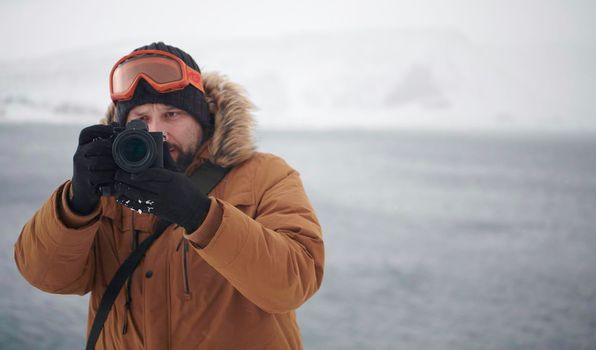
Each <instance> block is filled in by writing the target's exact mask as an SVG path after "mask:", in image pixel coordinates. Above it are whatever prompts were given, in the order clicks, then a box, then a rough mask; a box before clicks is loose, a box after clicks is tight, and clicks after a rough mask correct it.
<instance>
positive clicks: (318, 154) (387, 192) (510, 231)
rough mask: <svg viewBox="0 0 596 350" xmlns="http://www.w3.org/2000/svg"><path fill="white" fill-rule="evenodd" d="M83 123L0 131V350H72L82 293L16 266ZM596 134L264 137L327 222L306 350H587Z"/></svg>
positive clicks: (593, 272)
mask: <svg viewBox="0 0 596 350" xmlns="http://www.w3.org/2000/svg"><path fill="white" fill-rule="evenodd" d="M79 130H80V127H76V126H49V125H34V124H33V125H28V126H18V125H2V126H0V136H1V137H0V147H2V148H1V149H2V153H1V155H0V167H1V169H2V172H1V175H0V186H1V187H0V188H1V189H2V197H1V200H0V209H1V210H0V212H1V213H2V214H1V215H2V220H1V223H0V225H1V226H0V227H1V228H2V230H1V231H0V233H1V235H0V242H1V243H2V245H1V246H2V250H1V251H0V268H1V271H2V273H3V276H5V277H4V278H3V279H2V280H1V281H0V283H1V284H0V288H1V289H0V290H2V295H3V298H1V299H0V348H1V349H56V348H60V349H76V348H82V347H83V344H84V334H85V327H86V312H87V297H79V296H61V295H52V294H47V293H44V292H41V291H38V290H36V289H34V288H32V287H30V286H29V285H28V284H27V282H26V281H25V280H23V279H22V278H21V277H20V275H19V273H18V272H17V270H16V267H15V264H14V259H13V244H14V242H15V240H16V238H17V236H18V234H19V232H20V229H21V227H22V226H23V224H24V223H25V222H26V221H27V219H28V218H29V217H31V215H32V214H33V213H34V212H35V210H36V209H37V208H38V207H39V206H40V205H41V203H42V202H43V201H44V200H45V199H46V198H47V197H48V196H49V195H50V193H51V192H52V191H53V190H54V189H55V188H56V187H57V186H58V185H59V184H60V183H62V182H63V181H64V180H66V179H67V178H68V177H69V176H70V172H71V162H72V155H73V153H74V150H75V148H76V139H77V135H78V132H79ZM594 136H595V135H533V134H528V133H525V134H523V133H518V134H507V135H505V134H495V133H487V132H483V133H477V132H475V133H455V132H445V133H442V132H428V131H427V132H418V131H416V132H415V131H391V132H372V131H369V132H356V131H334V132H271V131H269V132H260V133H259V134H258V138H257V139H258V143H259V149H260V150H261V151H265V152H271V153H275V154H278V155H281V156H282V157H284V158H285V159H286V160H287V161H288V162H289V163H290V164H291V165H293V166H294V167H295V168H296V169H297V170H298V171H299V172H300V173H301V175H302V179H303V182H304V185H305V188H306V191H307V194H308V195H309V198H310V199H311V201H312V203H313V206H314V207H315V209H316V211H317V214H318V216H319V219H320V221H321V224H322V226H323V230H324V235H325V237H324V238H325V244H326V270H325V278H324V281H323V285H322V288H321V290H320V291H319V292H318V293H317V294H316V295H315V296H314V297H313V298H312V299H311V300H309V301H308V302H307V303H306V304H305V305H304V306H303V307H301V308H300V309H299V310H298V318H299V324H300V327H301V330H302V334H303V339H304V344H305V348H306V349H362V348H370V349H423V348H434V349H596V269H595V268H594V266H596V255H595V254H594V253H595V252H596V235H594V233H595V232H596V219H595V218H594V214H595V213H596V176H595V175H596V152H594V151H595V150H596V138H595V137H594Z"/></svg>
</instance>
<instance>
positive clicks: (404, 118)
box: [0, 29, 596, 130]
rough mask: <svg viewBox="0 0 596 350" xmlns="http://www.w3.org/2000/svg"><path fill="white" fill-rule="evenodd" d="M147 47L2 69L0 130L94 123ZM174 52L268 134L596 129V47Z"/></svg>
mask: <svg viewBox="0 0 596 350" xmlns="http://www.w3.org/2000/svg"><path fill="white" fill-rule="evenodd" d="M157 40H159V39H157ZM143 44H146V43H125V42H120V43H117V44H112V45H105V46H102V47H88V48H84V49H81V50H77V51H72V52H63V53H60V54H55V55H51V56H46V57H32V58H31V59H28V60H23V61H19V62H14V61H13V62H2V63H1V66H0V120H3V121H27V120H35V121H40V120H41V121H48V122H76V123H78V122H80V123H83V124H88V123H94V122H96V121H97V120H98V119H99V118H100V117H101V115H102V114H103V112H104V111H105V108H106V107H107V105H108V103H109V96H108V83H107V75H108V73H109V70H110V68H111V65H112V64H113V62H114V61H115V60H116V59H118V58H119V57H120V56H121V55H123V54H125V53H127V52H129V51H131V50H132V49H134V48H135V47H138V46H141V45H143ZM170 44H172V45H176V46H180V47H181V48H183V49H184V50H186V51H187V52H189V53H190V54H191V55H192V56H193V57H194V58H195V59H196V60H197V62H198V63H199V65H200V66H201V68H202V70H203V71H212V70H217V71H220V72H221V73H224V74H226V75H228V76H229V77H230V78H231V79H233V80H235V81H237V82H239V83H240V84H242V85H244V86H245V87H246V89H247V91H248V93H249V95H250V97H251V98H252V99H253V101H254V102H255V104H256V105H257V106H258V107H259V110H258V111H257V120H258V124H259V126H260V127H263V128H289V127H301V128H327V127H339V128H343V127H365V128H401V127H408V128H409V127H422V128H439V129H443V128H447V129H449V128H458V129H460V128H465V129H474V128H491V129H493V128H498V129H526V128H529V129H548V130H586V129H591V130H596V108H595V107H594V105H593V104H592V103H591V102H592V100H593V96H592V95H593V91H594V90H595V89H594V88H595V87H596V49H594V48H582V47H571V46H570V47H561V46H541V47H538V46H536V47H530V46H527V47H513V46H510V47H489V46H486V45H482V44H478V43H474V42H472V41H470V40H468V39H467V38H466V37H464V36H463V35H461V34H460V33H458V32H456V31H453V30H449V29H432V30H431V29H429V30H400V31H389V30H386V31H369V32H353V33H351V32H342V33H332V34H314V33H312V34H305V35H301V36H284V37H280V38H278V39H251V40H226V41H218V42H214V41H211V42H209V41H203V42H200V41H196V42H194V41H189V40H186V41H184V44H180V43H170Z"/></svg>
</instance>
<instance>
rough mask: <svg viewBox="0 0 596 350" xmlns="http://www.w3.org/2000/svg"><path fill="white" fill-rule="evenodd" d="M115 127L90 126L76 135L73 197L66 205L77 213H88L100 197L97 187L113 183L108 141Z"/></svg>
mask: <svg viewBox="0 0 596 350" xmlns="http://www.w3.org/2000/svg"><path fill="white" fill-rule="evenodd" d="M114 125H115V124H114V123H112V124H110V125H103V124H97V125H92V126H89V127H86V128H85V129H83V130H82V131H81V133H80V135H79V147H78V148H77V151H76V152H75V154H74V157H73V174H72V184H71V186H72V192H73V198H72V199H71V200H70V202H69V204H70V208H71V209H72V210H73V211H75V212H76V213H78V214H81V215H86V214H89V213H91V212H92V211H93V210H94V209H95V208H96V207H97V205H98V203H99V198H100V196H101V193H100V192H99V189H98V186H99V185H104V184H111V183H112V182H113V179H114V175H115V172H116V169H117V168H116V163H115V162H114V159H113V158H112V142H111V141H110V140H108V139H107V138H108V137H110V136H111V135H112V133H113V130H114Z"/></svg>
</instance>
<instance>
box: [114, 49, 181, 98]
mask: <svg viewBox="0 0 596 350" xmlns="http://www.w3.org/2000/svg"><path fill="white" fill-rule="evenodd" d="M141 73H144V74H146V75H147V76H148V77H149V78H150V79H152V80H153V81H155V82H156V83H159V84H165V83H169V82H174V81H178V80H181V79H182V67H180V64H179V63H178V62H177V61H176V60H174V59H172V58H170V57H167V56H161V55H156V54H148V55H142V56H138V57H133V58H131V59H128V60H126V61H124V62H122V63H121V64H120V65H118V67H116V69H115V70H114V74H113V76H112V84H113V85H112V89H113V92H114V93H115V94H120V93H124V92H125V91H127V90H128V89H129V88H130V87H131V86H132V85H133V83H134V82H135V79H137V77H138V76H139V75H140V74H141Z"/></svg>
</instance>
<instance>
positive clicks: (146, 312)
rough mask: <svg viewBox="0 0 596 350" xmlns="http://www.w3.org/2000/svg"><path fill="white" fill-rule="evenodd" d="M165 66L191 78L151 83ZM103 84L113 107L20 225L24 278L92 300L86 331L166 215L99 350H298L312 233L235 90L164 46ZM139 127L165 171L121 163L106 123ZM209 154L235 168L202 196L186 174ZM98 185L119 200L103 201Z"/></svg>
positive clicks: (314, 264) (297, 187)
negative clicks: (152, 135) (260, 147)
mask: <svg viewBox="0 0 596 350" xmlns="http://www.w3.org/2000/svg"><path fill="white" fill-rule="evenodd" d="M146 50H152V51H146ZM174 56H175V57H174ZM176 57H177V58H178V59H176ZM175 62H178V63H175ZM131 63H132V64H131ZM168 64H173V65H174V66H175V67H177V66H176V64H178V65H179V66H180V67H182V68H181V69H185V70H187V73H188V74H187V75H186V78H184V79H183V78H180V77H178V78H176V79H178V81H175V82H171V81H167V80H166V81H161V82H160V81H159V79H160V78H159V74H169V73H168V72H167V69H168V68H167V67H165V66H167V65H168ZM135 70H136V71H135ZM131 72H132V73H131ZM135 72H136V73H135ZM133 73H134V74H133ZM139 77H141V79H136V78H139ZM168 84H169V85H168ZM173 85H176V86H173ZM110 86H111V97H112V100H113V101H114V104H112V105H111V106H110V108H109V109H108V112H107V115H106V118H105V119H104V120H103V124H100V125H95V126H91V127H88V128H85V129H83V131H82V132H81V135H80V136H79V147H78V149H77V152H76V153H75V156H74V157H73V176H72V179H71V180H67V181H65V182H64V183H63V184H62V185H60V186H59V187H58V188H57V189H56V190H55V191H54V193H53V194H52V195H51V197H50V198H49V199H48V200H47V201H46V202H45V203H44V204H43V206H42V207H41V208H40V209H39V210H38V211H37V212H36V213H35V214H34V215H33V217H32V218H31V219H30V220H29V221H28V222H27V223H26V224H25V225H24V227H23V230H22V232H21V234H20V236H19V238H18V240H17V242H16V244H15V260H16V263H17V266H18V268H19V271H20V272H21V274H22V275H23V276H24V277H25V279H27V281H29V282H30V283H31V284H32V285H33V286H35V287H37V288H39V289H41V290H44V291H46V292H50V293H58V294H79V295H83V294H86V293H87V292H91V298H90V300H89V315H88V334H89V328H90V327H91V323H92V322H93V319H94V317H95V315H96V313H97V310H98V307H99V303H100V300H101V298H102V296H103V294H104V292H105V290H106V287H107V285H108V284H109V283H110V281H111V279H112V278H113V276H114V274H115V273H116V271H117V270H118V268H119V267H120V265H121V264H122V263H123V261H124V260H125V259H126V258H127V257H128V256H129V254H130V253H131V252H132V251H133V250H134V249H135V248H136V247H137V246H138V245H139V244H140V243H142V242H143V240H144V239H145V238H147V237H148V236H150V235H151V234H152V233H153V232H154V230H155V224H156V222H157V220H158V219H159V218H160V219H167V220H168V221H169V222H172V223H173V224H172V225H170V226H169V227H168V228H167V229H166V231H165V232H164V233H163V235H162V236H160V237H159V239H157V241H155V243H154V244H153V245H152V246H151V248H150V249H149V250H148V251H147V253H146V254H145V257H144V259H143V260H142V262H141V263H140V265H139V266H138V267H137V269H136V270H135V273H134V274H133V275H132V276H131V277H130V279H129V280H128V283H127V285H126V288H125V289H123V290H122V291H121V292H120V293H119V294H118V298H117V299H116V301H115V303H114V305H113V307H112V309H111V311H110V313H109V315H108V317H107V320H106V322H105V325H104V328H103V331H102V332H101V334H100V337H99V339H98V342H97V346H96V348H97V349H149V350H152V349H160V350H161V349H299V348H302V343H301V339H300V331H299V328H298V325H297V322H296V316H295V310H296V308H298V307H299V306H300V305H302V304H303V303H304V302H305V301H306V300H307V299H309V298H310V297H311V296H312V295H313V294H314V293H315V292H316V291H317V290H318V289H319V287H320V285H321V281H322V277H323V266H324V263H323V261H324V247H323V241H322V232H321V227H320V225H319V222H318V220H317V217H316V215H315V213H314V210H313V208H312V206H311V204H310V202H309V200H308V198H307V196H306V194H305V193H304V189H303V185H302V182H301V180H300V177H299V173H298V172H297V171H296V170H294V169H293V168H292V167H290V166H289V165H288V164H287V163H286V162H285V161H284V160H283V159H281V158H279V157H277V156H275V155H272V154H269V153H261V152H256V151H255V145H254V144H253V141H252V134H251V128H252V125H253V120H252V116H251V113H250V112H251V109H252V104H251V103H250V102H249V101H248V100H247V98H246V97H245V95H244V93H243V90H242V89H241V88H240V87H239V86H238V85H236V84H234V83H232V82H230V81H228V80H226V79H225V78H223V77H221V76H219V75H217V74H209V75H204V76H203V75H202V74H201V72H200V70H199V67H198V66H197V64H196V62H195V61H194V60H193V59H192V57H190V56H189V55H188V54H186V53H185V52H184V51H182V50H180V49H178V48H175V47H173V46H169V45H166V44H164V43H162V42H158V43H153V44H151V45H148V46H144V47H141V48H138V49H136V50H135V51H133V52H132V54H131V55H127V56H125V59H124V60H120V61H118V62H117V63H116V65H115V66H114V68H113V70H112V72H111V74H110ZM134 119H143V120H144V121H145V122H146V123H147V125H148V128H149V131H152V132H154V131H161V132H163V133H164V138H165V141H166V142H164V145H165V147H164V158H165V167H164V168H150V169H147V170H145V171H143V172H141V173H139V174H136V175H131V174H129V173H126V172H124V171H123V170H121V169H119V168H118V167H116V165H115V163H114V160H113V159H112V153H111V144H110V141H109V140H108V137H109V135H111V134H112V133H113V128H114V126H115V125H116V124H114V123H115V122H119V123H120V124H121V125H124V124H126V123H128V122H130V121H131V120H134ZM207 160H209V161H211V162H213V163H214V164H217V165H219V166H222V167H226V168H229V167H231V168H232V170H231V171H230V172H229V173H228V174H227V175H226V176H225V177H224V178H223V180H222V181H221V182H219V183H218V184H217V186H216V187H215V188H214V189H213V190H212V191H211V192H210V193H209V196H207V195H205V194H203V193H201V192H200V191H199V190H198V189H197V188H196V187H194V184H193V183H192V181H191V180H190V178H189V176H190V175H191V174H192V173H193V172H194V171H195V170H196V169H197V168H199V167H200V166H201V165H202V164H203V163H204V162H206V161H207ZM106 185H112V186H113V189H114V191H115V193H116V195H115V196H102V195H101V192H100V190H99V186H106Z"/></svg>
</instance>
